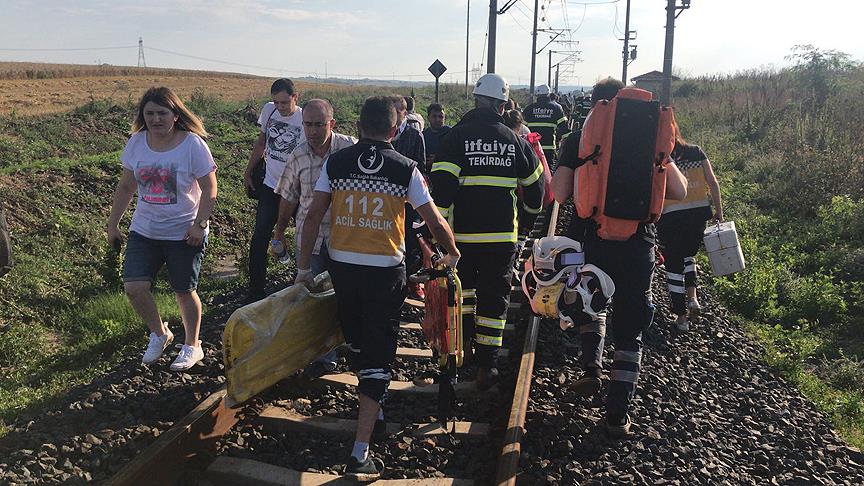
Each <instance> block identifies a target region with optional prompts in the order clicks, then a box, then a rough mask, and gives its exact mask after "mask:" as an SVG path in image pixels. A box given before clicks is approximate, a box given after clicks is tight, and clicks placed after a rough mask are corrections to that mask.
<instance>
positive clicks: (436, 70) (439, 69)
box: [429, 59, 447, 103]
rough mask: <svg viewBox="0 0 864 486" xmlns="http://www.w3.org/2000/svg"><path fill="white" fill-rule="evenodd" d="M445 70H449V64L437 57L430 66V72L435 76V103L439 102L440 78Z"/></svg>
mask: <svg viewBox="0 0 864 486" xmlns="http://www.w3.org/2000/svg"><path fill="white" fill-rule="evenodd" d="M445 71H447V66H445V65H444V63H442V62H441V61H440V60H438V59H435V62H433V63H432V65H431V66H429V72H430V73H432V76H435V103H438V78H440V77H441V75H442V74H444V72H445Z"/></svg>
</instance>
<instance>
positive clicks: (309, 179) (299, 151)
mask: <svg viewBox="0 0 864 486" xmlns="http://www.w3.org/2000/svg"><path fill="white" fill-rule="evenodd" d="M355 143H357V139H355V138H354V137H350V136H348V135H342V134H341V133H336V132H333V134H332V135H331V138H330V150H329V151H328V152H327V154H326V155H325V156H324V157H318V156H317V155H315V154H314V153H313V152H312V147H310V146H309V142H306V141H304V142H303V143H302V144H300V145H298V146H297V148H295V149H294V151H293V152H291V155H289V156H288V160H286V161H285V170H284V171H283V172H282V176H281V177H279V182H278V183H277V184H276V193H277V194H280V195H281V196H282V197H284V198H285V199H286V200H287V201H288V202H290V203H295V204H296V203H298V202H299V204H300V207H299V208H298V209H297V217H296V222H297V230H296V231H295V238H296V242H297V249H298V251H297V254H299V253H300V251H299V249H300V243H301V242H300V233H302V229H303V222H304V221H306V215H307V214H309V207H310V206H311V205H312V195H313V192H314V191H315V183H316V182H318V176H320V175H321V166H323V165H324V161H325V160H327V158H328V157H330V155H331V154H333V153H334V152H338V151H340V150H342V149H343V148H345V147H350V146H351V145H354V144H355ZM329 239H330V210H329V209H328V210H327V214H325V215H324V219H323V220H322V221H321V230H320V231H319V232H318V240H316V241H315V248H314V249H313V251H312V253H313V254H315V255H317V254H318V253H319V252H320V251H321V243H322V242H324V241H326V240H329Z"/></svg>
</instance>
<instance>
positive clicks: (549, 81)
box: [546, 49, 552, 86]
mask: <svg viewBox="0 0 864 486" xmlns="http://www.w3.org/2000/svg"><path fill="white" fill-rule="evenodd" d="M546 86H552V49H549V70H548V72H547V74H546Z"/></svg>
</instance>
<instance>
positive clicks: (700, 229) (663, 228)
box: [657, 206, 711, 316]
mask: <svg viewBox="0 0 864 486" xmlns="http://www.w3.org/2000/svg"><path fill="white" fill-rule="evenodd" d="M710 218H711V208H710V206H703V207H700V208H691V209H682V210H681V211H672V212H670V213H666V214H664V215H663V216H662V217H661V218H660V221H658V222H657V236H658V238H659V240H660V249H661V251H662V252H663V260H664V262H665V264H664V266H665V267H666V286H667V287H668V289H669V301H670V302H671V304H672V312H673V313H675V314H676V315H679V316H682V315H684V314H686V313H687V302H686V301H687V288H688V287H696V274H697V271H698V269H697V267H696V253H697V252H698V251H699V247H700V246H701V245H702V238H703V234H704V233H705V222H706V221H707V220H708V219H710Z"/></svg>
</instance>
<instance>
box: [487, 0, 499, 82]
mask: <svg viewBox="0 0 864 486" xmlns="http://www.w3.org/2000/svg"><path fill="white" fill-rule="evenodd" d="M497 26H498V0H489V61H488V63H487V64H486V72H487V73H494V72H495V33H496V31H497V29H498V27H497Z"/></svg>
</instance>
